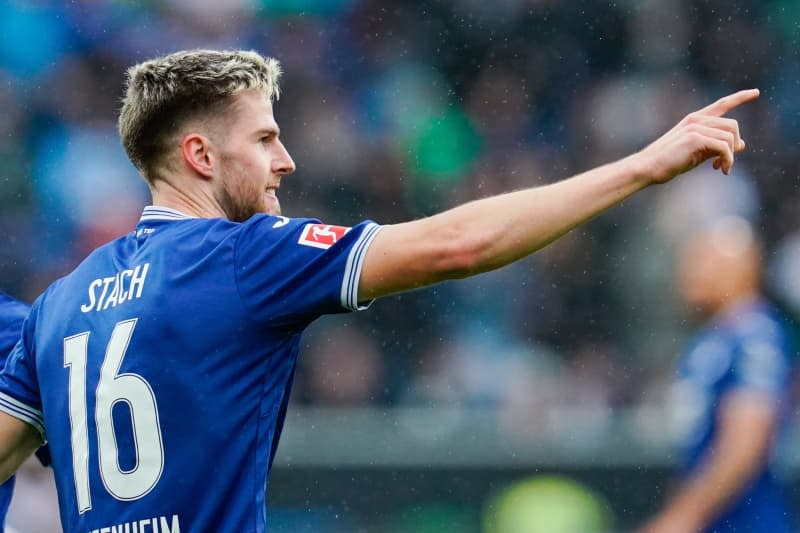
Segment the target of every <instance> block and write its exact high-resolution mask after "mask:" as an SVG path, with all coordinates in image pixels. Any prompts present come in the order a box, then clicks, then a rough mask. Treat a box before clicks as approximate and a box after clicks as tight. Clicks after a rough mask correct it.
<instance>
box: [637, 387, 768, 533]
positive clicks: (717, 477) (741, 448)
mask: <svg viewBox="0 0 800 533" xmlns="http://www.w3.org/2000/svg"><path fill="white" fill-rule="evenodd" d="M777 417H778V413H777V405H776V404H775V399H774V398H773V397H772V396H769V395H767V394H764V393H759V392H752V391H737V392H733V393H730V394H729V395H728V396H726V397H725V399H724V401H723V402H722V405H721V407H720V412H719V434H718V436H717V438H716V439H715V441H714V442H712V443H711V446H710V448H709V451H708V454H707V456H706V462H705V464H704V466H703V467H701V469H700V470H699V471H698V472H697V474H696V475H695V476H693V477H692V478H690V479H689V480H687V481H686V482H685V483H684V484H683V485H681V486H680V487H679V488H678V491H677V492H676V494H675V495H674V496H673V498H672V499H671V500H670V502H669V503H668V504H667V506H666V507H665V508H664V509H663V510H662V511H661V512H660V513H659V514H658V515H657V516H656V517H655V518H654V519H653V520H651V521H650V522H649V523H648V524H647V525H645V526H644V527H643V528H642V530H641V531H642V532H643V533H693V532H696V531H700V530H702V529H703V528H704V527H706V526H708V524H709V523H710V522H711V521H713V520H714V518H715V517H716V516H717V515H718V514H719V513H720V512H721V511H722V510H723V509H724V508H725V506H726V505H727V504H728V503H730V502H731V501H732V500H733V499H734V498H736V497H737V496H738V495H739V493H740V492H741V490H742V489H743V488H744V487H745V486H746V485H747V483H749V482H750V481H751V480H752V479H753V476H754V475H755V474H756V473H757V472H758V470H759V469H760V468H761V467H762V466H763V465H764V462H765V461H766V460H767V454H768V452H769V447H770V444H771V442H772V438H773V433H774V429H775V423H776V420H777Z"/></svg>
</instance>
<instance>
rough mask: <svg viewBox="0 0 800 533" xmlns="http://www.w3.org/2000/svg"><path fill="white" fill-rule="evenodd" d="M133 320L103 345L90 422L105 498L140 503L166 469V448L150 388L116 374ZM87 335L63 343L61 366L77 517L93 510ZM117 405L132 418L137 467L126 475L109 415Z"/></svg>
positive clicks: (141, 381) (120, 325)
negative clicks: (66, 383) (66, 375)
mask: <svg viewBox="0 0 800 533" xmlns="http://www.w3.org/2000/svg"><path fill="white" fill-rule="evenodd" d="M136 320H137V319H135V318H134V319H131V320H125V321H122V322H118V323H117V324H116V325H115V326H114V331H113V332H112V333H111V339H110V340H109V341H108V345H107V346H106V354H105V357H104V358H103V364H102V366H101V368H100V379H99V380H98V382H97V388H96V389H95V410H94V422H95V425H96V428H97V453H98V459H99V463H100V477H101V478H102V480H103V485H104V486H105V488H106V490H107V491H108V493H109V494H111V495H112V496H114V497H115V498H117V499H119V500H124V501H129V500H136V499H138V498H141V497H142V496H144V495H145V494H147V493H148V492H150V491H151V490H152V489H153V487H155V486H156V483H158V480H159V478H160V477H161V472H162V471H163V470H164V443H163V441H162V439H161V426H160V424H159V421H158V406H157V405H156V397H155V394H153V389H152V388H151V387H150V384H149V383H148V382H147V381H146V380H145V379H144V378H143V377H142V376H140V375H138V374H132V373H126V374H120V373H119V369H120V366H121V365H122V359H123V358H124V357H125V352H126V351H127V350H128V344H129V343H130V340H131V335H133V330H134V328H135V327H136ZM88 349H89V332H88V331H85V332H83V333H79V334H77V335H73V336H71V337H67V338H66V339H64V367H65V368H69V369H70V371H69V422H70V429H71V437H70V438H71V441H72V470H73V473H74V477H75V493H76V495H77V499H78V512H79V513H81V514H83V513H84V512H86V511H88V510H90V509H91V508H92V493H91V489H90V487H89V455H90V453H89V425H88V424H89V421H88V413H87V405H86V404H87V400H86V361H87V359H88ZM117 402H125V403H127V404H128V407H129V408H130V413H131V426H132V428H133V441H134V443H135V454H136V462H135V464H134V466H133V468H131V469H130V470H123V469H122V467H121V466H120V464H119V448H118V447H117V437H116V435H115V433H114V422H113V419H112V410H113V409H114V405H115V404H116V403H117Z"/></svg>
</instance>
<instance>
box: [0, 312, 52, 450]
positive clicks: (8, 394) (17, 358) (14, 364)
mask: <svg viewBox="0 0 800 533" xmlns="http://www.w3.org/2000/svg"><path fill="white" fill-rule="evenodd" d="M35 322H36V308H35V307H34V308H33V310H32V311H31V314H30V315H29V316H28V318H27V319H25V322H24V323H23V324H22V337H21V338H20V339H19V342H17V344H16V345H15V346H14V349H13V350H12V351H11V353H10V354H9V356H8V359H6V363H5V366H4V367H3V370H2V371H0V411H4V412H6V413H8V414H9V415H11V416H13V417H15V418H18V419H20V420H22V421H24V422H27V423H28V424H30V425H32V426H33V427H34V428H36V430H37V431H39V433H40V434H41V435H42V441H43V442H47V439H46V438H45V431H44V418H43V416H42V400H41V396H40V394H39V383H38V379H37V375H36V364H35V360H34V356H35V352H34V346H33V338H34V337H33V328H34V324H35Z"/></svg>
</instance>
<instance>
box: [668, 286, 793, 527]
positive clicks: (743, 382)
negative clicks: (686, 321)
mask: <svg viewBox="0 0 800 533" xmlns="http://www.w3.org/2000/svg"><path fill="white" fill-rule="evenodd" d="M795 351H796V347H795V343H794V339H793V333H792V330H791V326H790V325H789V322H788V320H787V319H786V318H785V317H784V316H783V315H781V314H780V313H779V312H778V311H777V310H776V309H774V308H773V307H771V306H769V305H768V304H767V303H765V302H763V301H753V302H749V303H748V304H745V305H742V306H740V307H738V308H736V309H733V310H731V311H730V312H728V313H726V314H725V316H723V317H720V318H719V319H717V320H715V321H713V322H712V323H711V324H710V325H709V326H708V327H706V328H705V329H704V330H703V331H701V332H700V333H699V334H698V335H697V337H696V338H695V339H694V341H693V342H691V343H690V345H689V346H688V348H687V350H686V352H685V353H684V354H683V356H682V357H681V361H680V364H679V368H678V381H677V383H676V386H675V402H674V404H675V407H676V409H677V412H678V413H680V416H681V422H682V424H681V426H682V430H683V442H682V444H683V464H682V468H683V473H684V475H686V476H691V475H692V473H693V472H695V471H696V469H698V468H700V467H701V464H702V461H703V459H704V457H705V455H706V453H707V452H708V449H709V446H710V445H711V443H712V441H713V440H714V439H715V438H716V436H717V425H718V413H717V409H718V408H719V407H720V405H721V402H722V400H723V398H724V397H725V395H727V394H729V393H732V392H736V391H740V390H744V391H750V392H757V393H761V394H763V395H765V397H767V398H769V399H770V400H771V401H772V402H774V407H775V409H776V413H777V416H778V424H777V426H778V427H777V431H778V432H780V430H781V429H782V428H784V427H785V426H786V425H787V422H788V420H787V416H786V415H787V414H788V407H789V406H790V402H791V399H792V398H791V388H792V377H793V376H792V375H793V367H794V364H795V361H794V358H795ZM790 509H791V507H790V505H789V504H788V501H787V500H786V497H785V495H784V487H783V486H782V485H781V483H780V482H779V480H778V479H777V478H776V476H775V475H774V473H773V472H772V469H771V468H770V465H769V461H767V464H765V466H764V467H763V468H762V469H761V470H760V471H759V472H758V473H757V474H756V476H755V478H754V479H753V481H752V482H751V483H750V484H749V485H748V486H747V487H746V488H745V490H744V492H743V493H742V494H741V495H740V496H739V497H738V498H737V499H736V500H735V501H734V502H733V503H732V505H731V506H730V507H729V508H728V510H727V511H725V512H724V514H723V515H722V516H720V517H719V518H718V519H717V520H716V521H715V522H714V523H713V524H711V525H710V526H709V527H708V528H707V529H706V531H707V532H714V533H723V532H731V533H732V532H740V531H747V532H752V533H758V532H765V533H766V532H769V533H782V532H789V531H794V521H793V518H792V513H791V510H790Z"/></svg>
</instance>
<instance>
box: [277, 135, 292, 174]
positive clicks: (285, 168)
mask: <svg viewBox="0 0 800 533" xmlns="http://www.w3.org/2000/svg"><path fill="white" fill-rule="evenodd" d="M277 148H278V153H277V154H276V156H275V158H274V159H273V160H272V167H273V168H272V170H273V172H275V173H276V174H281V175H283V176H285V175H286V174H291V173H292V172H294V171H295V170H297V167H296V166H295V164H294V160H293V159H292V156H291V155H289V151H288V150H287V149H286V147H285V146H284V145H283V143H282V142H281V141H280V139H279V140H278V147H277Z"/></svg>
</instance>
